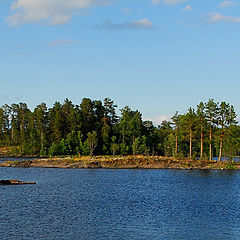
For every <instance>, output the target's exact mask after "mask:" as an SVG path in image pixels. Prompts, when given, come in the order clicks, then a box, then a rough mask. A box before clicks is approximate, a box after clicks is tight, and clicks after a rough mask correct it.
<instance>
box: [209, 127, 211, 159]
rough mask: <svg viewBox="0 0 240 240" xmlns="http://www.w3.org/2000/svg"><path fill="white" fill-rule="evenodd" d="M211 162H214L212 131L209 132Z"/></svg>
mask: <svg viewBox="0 0 240 240" xmlns="http://www.w3.org/2000/svg"><path fill="white" fill-rule="evenodd" d="M209 140H210V143H209V160H212V129H210V131H209Z"/></svg>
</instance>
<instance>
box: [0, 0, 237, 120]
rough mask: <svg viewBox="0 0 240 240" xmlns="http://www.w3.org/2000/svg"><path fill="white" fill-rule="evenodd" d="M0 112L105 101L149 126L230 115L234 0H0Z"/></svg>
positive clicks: (234, 72) (234, 82)
mask: <svg viewBox="0 0 240 240" xmlns="http://www.w3.org/2000/svg"><path fill="white" fill-rule="evenodd" d="M0 36H1V38H0V73H1V88H0V105H3V104H5V103H8V104H12V103H14V102H16V103H18V102H21V101H22V102H26V103H27V104H28V105H29V107H30V108H33V107H35V106H36V105H37V104H39V103H41V102H46V103H47V104H48V106H49V107H51V106H52V104H53V103H54V102H55V101H61V102H63V100H64V99H65V98H69V99H71V100H72V101H73V103H74V104H79V103H80V101H81V99H82V98H83V97H89V98H91V99H101V100H103V99H104V98H105V97H110V98H112V99H113V100H114V101H115V102H116V103H117V104H118V106H119V108H122V107H124V106H125V105H129V106H130V107H131V108H132V109H134V110H135V109H139V110H140V111H141V112H142V113H143V117H144V119H151V120H154V121H155V122H156V123H157V122H159V121H160V120H161V119H164V118H166V117H167V116H172V115H173V114H174V113H175V112H176V111H177V110H178V111H179V112H180V113H185V112H186V111H187V109H188V108H189V107H195V106H196V105H197V104H198V103H199V102H200V101H207V100H208V99H210V98H214V99H215V100H216V101H227V102H229V103H230V104H233V105H234V106H235V110H236V112H237V113H239V110H240V101H239V97H238V96H239V88H240V81H239V80H240V79H239V73H240V67H239V63H240V44H239V43H240V1H234V0H233V1H230V0H226V1H224V0H211V1H199V0H198V1H197V0H159V1H158V0H0Z"/></svg>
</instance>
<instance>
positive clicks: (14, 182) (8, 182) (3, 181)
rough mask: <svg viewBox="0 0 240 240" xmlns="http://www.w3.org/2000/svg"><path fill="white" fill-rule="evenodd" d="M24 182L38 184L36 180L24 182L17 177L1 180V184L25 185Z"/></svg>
mask: <svg viewBox="0 0 240 240" xmlns="http://www.w3.org/2000/svg"><path fill="white" fill-rule="evenodd" d="M23 184H36V182H24V181H19V180H17V179H10V180H0V185H23Z"/></svg>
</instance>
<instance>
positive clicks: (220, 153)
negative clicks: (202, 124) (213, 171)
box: [218, 127, 223, 162]
mask: <svg viewBox="0 0 240 240" xmlns="http://www.w3.org/2000/svg"><path fill="white" fill-rule="evenodd" d="M222 149H223V127H222V130H221V137H220V147H219V156H218V161H219V162H220V161H221V159H222Z"/></svg>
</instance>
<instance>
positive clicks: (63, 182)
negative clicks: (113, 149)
mask: <svg viewBox="0 0 240 240" xmlns="http://www.w3.org/2000/svg"><path fill="white" fill-rule="evenodd" d="M0 178H1V179H19V180H23V181H36V182H37V184H36V185H22V186H21V185H18V186H0V225H1V228H0V239H1V240H5V239H6V240H9V239H14V240H18V239H19V240H20V239H21V240H23V239H24V240H27V239H29V240H30V239H31V240H32V239H38V240H41V239H44V240H45V239H80V240H81V239H83V240H85V239H86V240H92V239H104V240H105V239H131V240H132V239H173V240H175V239H198V240H199V239H204V240H205V239H219V240H224V239H240V208H239V206H240V184H239V183H240V171H207V170H104V169H101V170H88V169H43V168H0Z"/></svg>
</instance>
